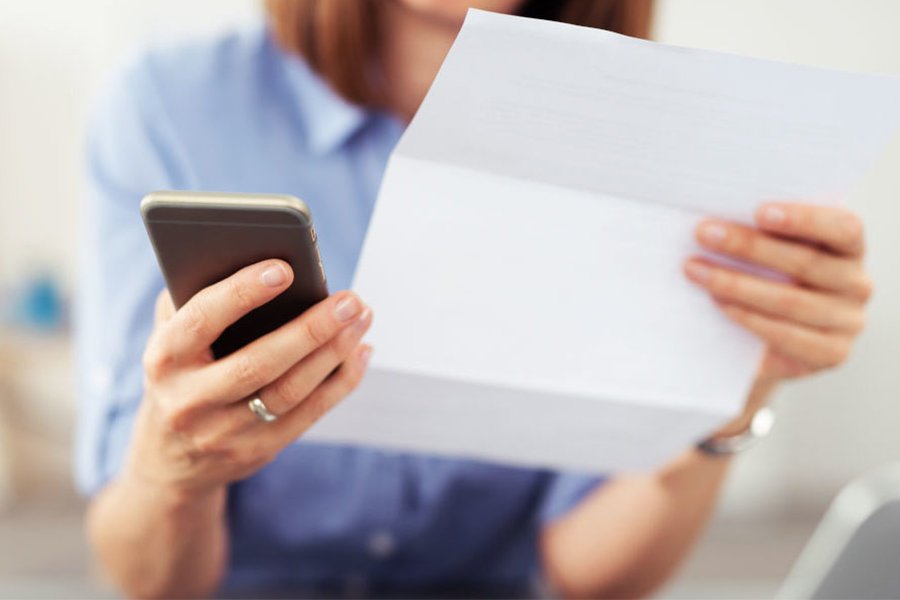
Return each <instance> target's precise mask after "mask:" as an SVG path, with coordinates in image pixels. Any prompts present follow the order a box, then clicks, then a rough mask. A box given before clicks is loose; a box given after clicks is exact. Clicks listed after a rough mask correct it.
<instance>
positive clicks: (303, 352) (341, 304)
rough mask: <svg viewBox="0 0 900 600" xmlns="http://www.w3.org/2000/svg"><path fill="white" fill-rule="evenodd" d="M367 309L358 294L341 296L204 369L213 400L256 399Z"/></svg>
mask: <svg viewBox="0 0 900 600" xmlns="http://www.w3.org/2000/svg"><path fill="white" fill-rule="evenodd" d="M363 309H364V306H363V303H362V301H361V300H360V299H359V297H358V296H357V295H356V294H354V293H353V292H349V291H345V292H338V293H337V294H334V295H332V296H329V297H328V298H326V299H325V300H323V301H322V302H319V303H318V304H316V305H315V306H313V307H312V308H310V309H308V310H307V311H305V312H304V313H303V314H301V315H300V316H299V317H297V318H295V319H293V320H292V321H290V322H288V323H286V324H285V325H282V326H281V327H279V328H278V329H276V330H275V331H272V332H271V333H268V334H266V335H264V336H263V337H261V338H259V339H256V340H254V341H252V342H250V343H249V344H247V345H246V346H244V347H243V348H241V349H240V350H238V351H237V352H234V353H232V354H229V355H228V356H226V357H224V358H222V359H220V360H217V361H215V362H214V363H212V364H210V365H208V366H206V367H204V375H203V377H204V381H205V382H206V383H205V385H206V386H207V387H206V388H205V389H206V390H207V394H208V398H209V401H210V402H212V403H229V402H235V401H237V400H240V399H242V398H246V397H248V396H251V395H253V394H255V393H256V392H257V391H258V390H260V389H261V388H263V387H265V386H266V385H268V384H270V383H271V382H273V381H275V380H276V379H278V378H279V377H281V376H282V375H283V374H284V373H285V372H286V371H287V370H288V369H290V368H291V367H292V366H294V365H295V364H296V363H298V362H300V361H301V360H303V359H304V358H306V357H307V356H308V355H310V354H312V353H313V352H315V351H316V350H317V349H319V348H320V347H322V346H324V345H326V344H328V343H329V342H330V341H331V339H332V338H334V337H335V336H336V335H337V334H338V333H339V332H340V331H342V330H343V329H344V328H345V327H347V326H348V325H350V324H351V323H352V322H353V321H354V320H355V319H356V318H357V317H358V316H359V315H360V314H361V313H362V312H363Z"/></svg>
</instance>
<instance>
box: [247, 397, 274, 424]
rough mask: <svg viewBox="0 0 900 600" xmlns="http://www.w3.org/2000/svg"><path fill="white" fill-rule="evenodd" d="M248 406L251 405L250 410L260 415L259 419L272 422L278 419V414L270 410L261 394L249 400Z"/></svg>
mask: <svg viewBox="0 0 900 600" xmlns="http://www.w3.org/2000/svg"><path fill="white" fill-rule="evenodd" d="M247 406H249V407H250V412H252V413H253V414H254V415H256V416H257V417H259V420H260V421H262V422H263V423H271V422H272V421H277V420H278V415H276V414H275V413H273V412H272V411H270V410H269V409H268V407H267V406H266V405H265V403H264V402H263V401H262V400H261V399H260V397H259V396H255V397H254V398H251V399H250V400H248V401H247Z"/></svg>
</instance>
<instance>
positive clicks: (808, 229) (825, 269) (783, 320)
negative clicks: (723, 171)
mask: <svg viewBox="0 0 900 600" xmlns="http://www.w3.org/2000/svg"><path fill="white" fill-rule="evenodd" d="M755 220H756V227H749V226H745V225H740V224H736V223H730V222H726V221H720V220H715V219H707V220H704V221H702V222H701V223H700V224H699V226H698V227H697V230H696V238H697V241H698V242H699V243H700V245H701V246H702V247H703V248H705V249H707V250H710V251H712V252H715V253H717V254H721V255H723V256H728V257H731V258H736V259H739V260H741V261H744V262H746V263H750V264H753V265H757V266H760V267H764V268H766V269H768V270H772V271H776V272H779V273H782V274H784V275H785V276H786V279H787V280H786V281H776V280H773V279H770V278H765V277H761V276H758V275H751V274H748V273H744V272H741V271H739V270H736V269H734V268H729V267H726V266H724V265H721V264H717V263H716V262H715V261H714V260H710V259H709V258H704V257H699V256H694V257H691V258H690V259H689V260H688V261H687V262H686V263H685V273H686V275H687V276H688V278H689V279H690V280H691V281H693V282H694V283H695V284H697V285H699V286H701V287H702V288H704V289H705V290H707V291H708V292H709V294H710V295H711V297H712V299H713V300H714V301H715V303H716V304H717V305H718V306H719V308H720V309H721V310H722V311H723V313H724V314H725V315H726V316H727V317H728V318H729V319H731V320H732V321H734V322H735V323H737V324H739V325H741V326H742V327H744V328H746V329H747V330H749V331H750V332H752V333H754V334H755V335H757V336H759V338H760V339H762V340H763V341H764V342H765V344H766V353H765V356H764V358H763V361H762V363H761V365H760V369H759V373H758V375H757V379H756V385H755V386H754V389H755V390H760V389H764V390H771V389H772V388H773V387H774V385H775V384H776V383H777V382H779V381H782V380H784V379H789V378H795V377H801V376H804V375H809V374H812V373H816V372H819V371H822V370H825V369H829V368H833V367H836V366H838V365H840V364H842V363H843V362H844V361H845V360H846V359H847V356H848V355H849V352H850V349H851V347H852V344H853V341H854V340H855V338H856V337H857V335H859V333H860V332H861V331H862V329H863V326H864V324H865V306H866V302H867V301H868V299H869V297H870V296H871V295H872V281H871V279H870V277H869V275H868V274H867V273H866V271H865V269H864V267H863V257H864V252H865V236H864V232H863V224H862V222H861V221H860V219H859V217H857V216H856V215H855V214H853V213H852V212H849V211H848V210H846V209H843V208H837V207H829V206H814V205H808V204H796V203H767V204H764V205H762V206H760V207H759V209H758V210H757V211H756V215H755ZM766 395H767V393H765V394H759V393H756V394H751V397H750V398H749V399H748V410H747V413H748V414H747V415H745V417H744V418H743V421H746V420H747V417H749V416H752V412H753V411H755V409H756V408H758V406H759V405H760V404H762V403H763V402H764V401H765V396H766Z"/></svg>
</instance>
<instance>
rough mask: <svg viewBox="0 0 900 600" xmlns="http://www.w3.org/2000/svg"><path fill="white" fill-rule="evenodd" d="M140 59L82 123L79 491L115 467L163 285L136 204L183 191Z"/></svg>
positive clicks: (181, 173)
mask: <svg viewBox="0 0 900 600" xmlns="http://www.w3.org/2000/svg"><path fill="white" fill-rule="evenodd" d="M173 133H174V131H173V127H172V125H171V123H170V122H169V121H168V119H167V115H166V112H165V110H164V109H163V106H162V103H161V102H160V98H159V96H158V95H157V91H156V89H155V88H154V85H153V78H152V72H151V65H150V64H149V63H148V60H147V58H146V57H143V58H139V59H135V60H132V61H130V62H129V64H128V65H126V66H125V67H123V68H122V69H121V70H120V72H119V73H118V75H117V76H116V77H114V78H113V79H111V80H110V81H109V82H108V84H107V85H106V87H105V88H104V91H103V93H102V94H101V95H100V97H99V100H98V102H97V103H96V104H95V107H94V111H93V113H92V118H91V119H90V121H89V127H88V131H87V144H86V161H85V167H86V194H85V196H84V199H83V209H82V215H83V216H82V236H81V256H80V260H79V263H80V275H79V284H78V286H77V292H76V299H75V349H76V369H77V379H78V383H79V390H78V393H79V422H78V427H77V431H76V439H75V446H76V452H75V474H76V482H77V485H78V488H79V489H80V490H81V491H82V492H83V493H85V494H93V493H94V492H96V491H97V490H99V489H100V488H101V487H102V486H103V485H104V484H105V483H106V482H107V481H108V480H109V479H110V478H111V477H113V476H114V475H115V474H116V473H117V472H118V470H119V469H120V467H121V465H122V463H123V459H124V456H125V453H126V451H127V448H128V445H129V440H130V438H131V430H132V427H133V423H134V418H135V415H136V413H137V407H138V405H139V403H140V399H141V397H142V386H143V373H142V370H141V356H142V354H143V349H144V345H145V343H146V340H147V338H148V336H149V334H150V330H151V328H152V320H153V304H154V301H155V297H156V295H157V294H158V292H159V291H160V290H161V289H162V287H163V282H162V277H161V275H160V273H159V270H158V267H157V264H156V260H155V258H154V256H153V251H152V248H151V246H150V244H149V241H148V240H147V236H146V234H145V232H144V228H143V224H142V222H141V218H140V212H139V205H140V201H141V198H142V197H143V196H144V195H145V194H146V193H147V192H149V191H152V190H156V189H166V188H177V187H180V186H185V185H187V182H186V181H185V178H186V177H185V170H184V169H183V167H182V166H181V165H180V162H181V161H179V160H178V159H177V157H178V152H177V149H178V145H177V143H176V139H175V136H174V135H173Z"/></svg>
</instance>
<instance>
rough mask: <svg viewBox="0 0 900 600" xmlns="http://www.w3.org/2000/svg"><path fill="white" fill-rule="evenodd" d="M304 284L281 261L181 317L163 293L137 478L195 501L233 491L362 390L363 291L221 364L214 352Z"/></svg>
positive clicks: (261, 266)
mask: <svg viewBox="0 0 900 600" xmlns="http://www.w3.org/2000/svg"><path fill="white" fill-rule="evenodd" d="M292 279H293V274H292V272H291V270H290V267H289V266H288V265H287V263H285V262H283V261H279V260H269V261H264V262H261V263H258V264H255V265H252V266H249V267H247V268H245V269H243V270H241V271H239V272H238V273H236V274H234V275H233V276H231V277H229V278H228V279H225V280H223V281H221V282H219V283H216V284H214V285H212V286H210V287H208V288H206V289H204V290H202V291H201V292H199V293H198V294H197V295H196V296H194V297H193V298H192V299H191V300H190V301H188V302H187V303H186V304H185V305H184V306H183V307H182V308H181V309H180V310H178V311H175V310H174V308H173V305H172V301H171V299H170V297H169V295H168V293H167V292H163V294H161V295H160V297H159V300H158V302H157V311H156V313H157V314H156V327H155V329H154V332H153V334H152V336H151V338H150V341H149V342H148V344H147V348H146V352H145V354H144V374H145V397H144V401H143V403H142V405H141V411H140V413H139V416H138V420H137V425H136V431H135V437H134V442H133V444H132V448H131V451H130V455H129V460H128V463H127V465H126V468H125V473H124V476H125V477H136V478H138V479H139V480H140V481H142V482H144V483H149V484H151V485H152V486H153V487H154V488H155V489H163V490H166V491H173V492H177V493H178V494H180V495H187V496H192V495H198V494H199V495H202V494H203V493H204V492H215V491H216V490H221V489H223V488H224V486H225V484H227V483H229V482H232V481H236V480H239V479H243V478H245V477H247V476H249V475H251V474H252V473H253V472H255V471H256V470H258V469H259V468H260V467H262V466H263V465H265V464H267V463H268V462H269V461H271V460H272V459H273V458H274V457H275V456H276V455H277V454H278V453H279V452H280V451H281V450H282V449H283V448H284V447H285V446H286V445H288V444H290V443H291V442H292V441H293V440H295V439H296V438H297V437H298V436H300V435H301V434H302V433H303V432H304V431H306V430H307V429H308V428H309V427H310V426H311V425H312V424H313V423H315V422H316V420H318V419H319V417H321V416H322V415H323V414H325V413H326V412H327V411H328V410H329V409H330V408H331V407H332V406H334V405H335V404H336V403H337V402H338V401H339V400H341V399H342V398H343V397H344V396H346V395H347V394H348V393H349V392H350V391H351V390H353V389H354V388H355V387H356V385H357V384H358V383H359V381H360V379H361V377H362V375H363V372H364V371H365V368H366V363H367V360H368V357H369V353H370V351H371V349H370V348H369V347H368V346H365V345H361V344H360V339H361V338H362V335H363V334H364V333H365V331H366V330H367V329H368V328H369V325H370V324H371V321H372V312H371V310H370V309H369V308H367V307H366V306H365V305H364V304H363V303H362V302H361V301H360V299H359V298H358V297H357V296H356V295H355V294H353V293H351V292H340V293H337V294H335V295H333V296H331V297H329V298H327V299H326V300H323V301H322V302H321V303H319V304H317V305H316V306H314V307H312V308H310V309H309V310H308V311H306V312H305V313H303V314H302V315H301V316H299V317H297V318H296V319H294V320H293V321H291V322H289V323H287V324H286V325H284V326H282V327H281V328H279V329H277V330H275V331H273V332H272V333H269V334H268V335H266V336H263V337H261V338H259V339H257V340H255V341H254V342H252V343H250V344H248V345H247V346H246V347H244V348H242V349H240V350H238V351H236V352H234V353H233V354H231V355H229V356H226V357H224V358H222V359H220V360H213V358H212V354H211V352H210V345H211V344H212V343H213V341H214V340H215V339H216V338H218V337H219V335H220V334H221V333H222V331H223V330H224V329H225V328H226V327H228V326H229V325H231V324H232V323H234V322H235V321H237V320H238V319H240V318H241V317H242V316H243V315H245V314H247V313H248V312H250V311H251V310H253V309H254V308H256V307H258V306H261V305H263V304H265V303H266V302H268V301H270V300H272V299H273V298H275V297H276V296H278V295H279V294H280V293H281V292H283V291H284V290H285V289H287V287H288V286H289V285H290V283H291V281H292ZM337 367H339V369H338V370H337V372H335V373H334V374H333V375H331V376H329V374H331V373H332V371H334V369H335V368H337ZM252 396H259V397H260V398H261V399H262V401H263V402H264V403H265V405H266V406H267V407H268V408H269V410H270V411H271V412H273V413H275V414H276V415H277V416H278V417H279V418H278V419H277V420H276V421H274V422H271V423H264V422H262V421H261V420H260V419H259V418H258V417H257V416H256V415H254V414H253V413H252V412H251V411H250V409H249V408H248V406H247V399H248V398H249V397H252Z"/></svg>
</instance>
